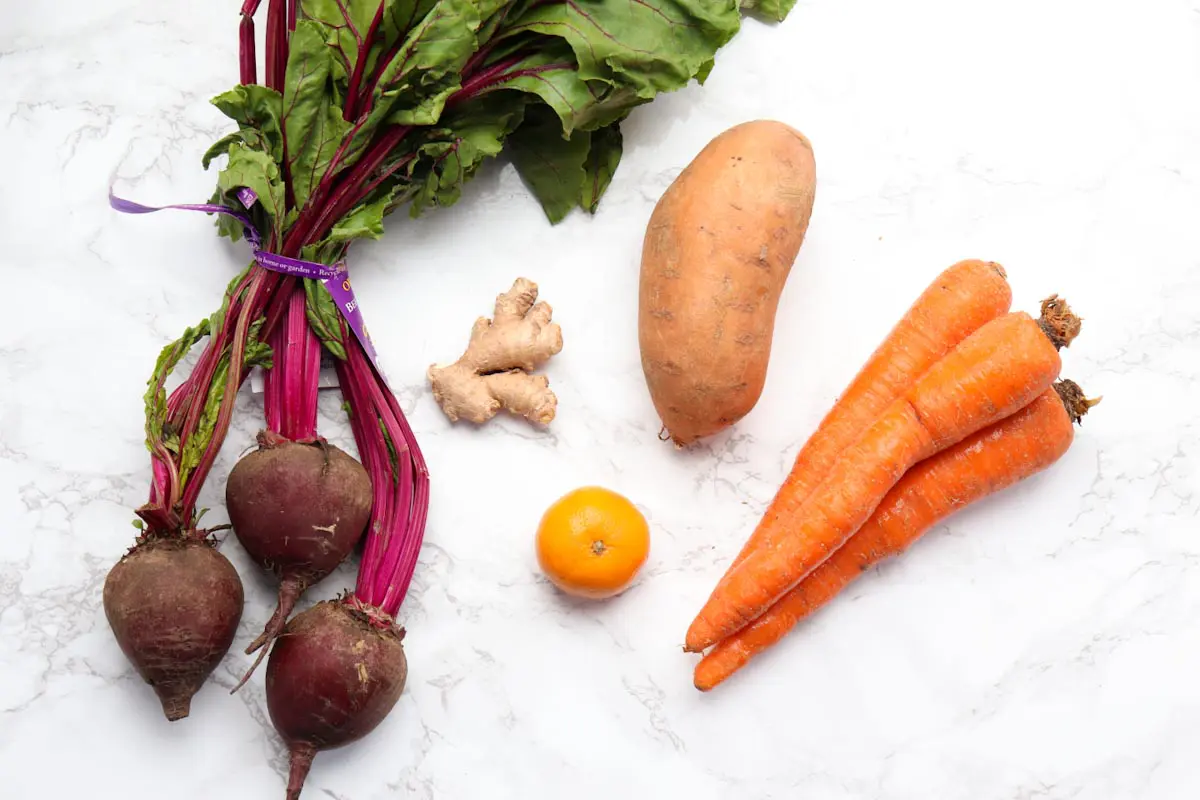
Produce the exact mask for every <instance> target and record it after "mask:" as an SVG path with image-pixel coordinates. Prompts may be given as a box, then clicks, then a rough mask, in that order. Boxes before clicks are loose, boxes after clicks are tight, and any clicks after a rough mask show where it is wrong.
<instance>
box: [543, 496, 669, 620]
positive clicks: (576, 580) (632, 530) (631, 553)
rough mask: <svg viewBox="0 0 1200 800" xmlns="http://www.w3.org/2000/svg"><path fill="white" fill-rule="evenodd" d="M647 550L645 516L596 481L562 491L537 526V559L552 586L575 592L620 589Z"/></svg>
mask: <svg viewBox="0 0 1200 800" xmlns="http://www.w3.org/2000/svg"><path fill="white" fill-rule="evenodd" d="M649 553H650V527H649V526H648V525H647V524H646V518H645V517H643V516H642V513H641V512H640V511H638V510H637V509H636V508H635V507H634V505H633V503H631V502H629V501H628V500H626V499H625V498H624V497H622V496H621V495H619V494H617V493H616V492H611V491H609V490H608V489H602V488H600V487H599V486H585V487H583V488H582V489H576V490H575V491H573V492H569V493H568V494H565V495H563V496H562V497H561V498H559V499H558V501H556V502H555V503H554V505H552V506H550V508H548V509H546V513H545V514H544V515H542V521H541V523H540V524H539V525H538V531H537V556H538V563H539V564H540V565H541V567H542V570H543V571H544V572H545V573H546V576H547V577H548V578H550V581H551V582H552V583H553V584H554V585H555V586H557V587H558V588H559V589H562V590H563V591H564V592H566V593H567V594H572V595H575V596H577V597H590V598H593V599H599V598H602V597H612V596H613V595H615V594H619V593H620V592H622V591H623V590H625V589H626V588H627V587H628V586H629V584H631V583H632V582H633V579H634V577H635V576H636V575H637V573H638V570H639V569H641V568H642V564H644V563H646V556H647V555H649Z"/></svg>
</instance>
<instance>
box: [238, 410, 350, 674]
mask: <svg viewBox="0 0 1200 800" xmlns="http://www.w3.org/2000/svg"><path fill="white" fill-rule="evenodd" d="M225 504H226V506H227V508H228V511H229V521H230V522H231V523H232V524H233V531H234V533H235V534H236V535H237V538H238V541H240V542H241V543H242V546H243V547H244V548H246V552H247V553H249V554H250V557H251V558H253V559H254V560H255V561H256V562H258V564H259V565H260V566H261V567H263V569H266V570H269V571H270V572H272V573H273V574H274V575H275V576H276V577H277V578H279V580H280V584H279V605H278V607H277V608H276V609H275V614H274V615H273V616H272V617H271V619H270V621H269V622H268V623H267V626H266V628H265V629H264V631H263V633H262V635H260V636H259V637H258V638H257V639H256V640H255V641H254V642H253V643H252V644H251V645H250V646H249V647H248V648H246V652H247V653H253V652H254V651H255V650H257V649H259V648H260V647H264V646H265V645H267V644H270V642H271V641H272V640H273V639H274V638H275V637H276V636H278V635H279V632H280V631H281V630H282V629H283V626H284V624H285V623H286V622H287V618H288V615H289V614H291V612H292V608H293V607H294V606H295V605H296V600H297V599H298V598H299V597H300V595H301V594H302V593H303V592H304V590H306V589H307V588H308V587H309V586H311V585H312V584H314V583H316V582H317V581H319V580H321V579H322V578H324V577H325V576H326V575H328V574H329V573H331V572H333V570H334V569H335V568H336V567H337V565H338V564H340V563H342V560H343V559H345V558H346V556H348V555H349V554H350V551H351V550H353V549H354V545H355V544H357V543H358V540H359V539H360V538H361V537H362V534H363V531H364V530H365V529H366V527H367V519H368V517H369V516H370V514H371V479H370V478H369V477H368V476H367V471H366V470H365V469H363V466H362V464H359V463H358V462H357V461H355V460H354V459H353V458H351V457H350V456H348V455H347V454H346V453H344V452H343V451H341V450H339V449H338V448H336V447H334V446H333V445H331V444H328V443H326V442H325V441H324V440H323V439H317V440H315V441H313V442H305V443H301V442H293V441H290V440H289V439H286V438H284V437H282V436H279V435H278V434H275V433H271V432H270V431H264V432H262V433H260V434H259V435H258V449H257V450H256V451H254V452H253V453H251V454H250V455H248V456H246V457H245V458H243V459H241V460H240V461H238V463H237V464H236V465H235V466H234V468H233V471H231V472H230V473H229V483H228V484H227V486H226V487H225ZM261 660H262V657H261V656H260V657H259V660H258V661H256V662H255V663H254V666H253V667H251V668H250V672H253V671H254V668H255V667H257V666H258V664H259V662H260V661H261ZM249 674H250V673H249V672H248V673H247V677H249Z"/></svg>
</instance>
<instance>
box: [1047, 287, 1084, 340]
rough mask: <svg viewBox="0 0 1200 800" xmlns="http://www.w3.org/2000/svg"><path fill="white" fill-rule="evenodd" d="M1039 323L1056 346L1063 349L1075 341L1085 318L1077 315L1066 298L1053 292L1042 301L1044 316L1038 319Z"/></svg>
mask: <svg viewBox="0 0 1200 800" xmlns="http://www.w3.org/2000/svg"><path fill="white" fill-rule="evenodd" d="M1038 325H1040V326H1042V330H1043V331H1045V333H1046V336H1048V337H1050V341H1051V342H1053V343H1054V346H1055V347H1057V348H1058V349H1059V350H1061V349H1063V348H1064V347H1070V346H1071V342H1073V341H1075V337H1076V336H1078V335H1079V329H1080V327H1081V326H1082V325H1083V320H1082V319H1080V318H1079V317H1077V316H1075V314H1074V313H1073V312H1072V311H1071V307H1070V306H1069V305H1067V301H1066V300H1063V299H1062V298H1061V297H1059V296H1058V295H1056V294H1052V295H1050V296H1049V297H1047V298H1046V299H1045V300H1043V301H1042V316H1041V318H1040V319H1038Z"/></svg>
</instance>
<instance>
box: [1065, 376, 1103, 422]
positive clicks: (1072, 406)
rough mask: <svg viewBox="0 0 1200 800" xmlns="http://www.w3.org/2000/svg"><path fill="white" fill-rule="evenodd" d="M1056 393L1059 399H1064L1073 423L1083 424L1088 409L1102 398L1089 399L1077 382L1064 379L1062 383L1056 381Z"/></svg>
mask: <svg viewBox="0 0 1200 800" xmlns="http://www.w3.org/2000/svg"><path fill="white" fill-rule="evenodd" d="M1054 391H1056V392H1058V396H1059V398H1061V399H1062V402H1063V406H1064V407H1065V408H1066V409H1067V413H1068V414H1070V415H1071V422H1074V423H1076V424H1082V422H1083V418H1084V416H1085V415H1086V414H1087V413H1088V409H1089V408H1091V407H1092V406H1094V405H1096V404H1097V403H1099V402H1100V400H1101V399H1102V398H1099V397H1097V398H1095V399H1094V400H1091V399H1088V398H1087V397H1085V396H1084V394H1083V389H1081V388H1080V387H1079V384H1078V383H1076V382H1075V381H1072V380H1068V379H1066V378H1064V379H1063V380H1061V381H1056V382H1055V384H1054Z"/></svg>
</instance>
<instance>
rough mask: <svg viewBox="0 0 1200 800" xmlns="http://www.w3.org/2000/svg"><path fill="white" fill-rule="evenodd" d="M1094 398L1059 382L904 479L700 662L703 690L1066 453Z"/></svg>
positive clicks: (1071, 384)
mask: <svg viewBox="0 0 1200 800" xmlns="http://www.w3.org/2000/svg"><path fill="white" fill-rule="evenodd" d="M1096 402H1097V401H1095V400H1086V399H1085V398H1084V395H1083V392H1082V391H1081V390H1080V388H1079V386H1078V385H1077V384H1075V383H1074V382H1073V381H1059V382H1058V383H1056V384H1055V385H1054V388H1053V389H1047V390H1046V391H1045V392H1043V393H1042V394H1041V396H1040V397H1038V399H1036V400H1034V401H1033V402H1032V403H1030V404H1029V405H1027V406H1025V408H1023V409H1021V410H1020V411H1018V412H1017V413H1016V414H1013V415H1012V416H1011V417H1008V418H1007V419H1003V420H1001V421H1000V422H997V423H996V424H995V425H993V426H991V427H990V428H986V429H984V430H982V431H980V432H979V433H976V434H975V435H974V436H971V437H970V438H968V439H964V440H962V441H961V442H959V443H958V444H956V445H954V446H953V447H950V448H947V449H945V450H943V451H942V452H940V453H938V454H937V455H935V456H933V457H931V458H927V459H926V460H924V461H922V462H921V463H919V464H917V465H916V466H915V467H913V468H912V469H910V470H909V471H908V472H906V473H905V474H904V477H903V478H901V479H900V482H899V483H897V484H896V485H895V486H894V487H892V490H891V491H890V492H888V493H887V496H886V497H884V498H883V502H882V503H880V504H879V507H878V508H876V509H875V513H874V514H872V515H871V518H870V519H869V520H867V522H866V523H865V524H864V525H863V526H862V527H861V528H859V529H858V533H856V534H854V535H853V536H851V537H850V539H849V540H848V541H847V542H846V543H845V544H844V545H842V546H841V547H840V548H839V549H838V550H837V552H835V553H834V554H833V555H832V556H830V557H829V558H828V559H827V560H826V561H825V563H823V564H821V566H819V567H817V568H816V569H815V570H813V571H812V572H811V573H810V574H809V576H808V577H807V578H805V579H804V580H802V581H800V583H799V585H797V586H796V588H794V589H792V590H791V591H790V592H788V593H787V594H786V595H784V596H783V598H782V599H781V600H779V602H777V603H775V605H773V606H771V608H770V609H769V610H768V611H767V613H765V614H763V615H762V616H761V617H759V618H758V619H756V620H754V622H752V623H750V624H749V625H747V626H746V627H745V628H743V629H742V630H740V631H738V632H737V633H735V634H733V635H732V636H730V637H729V638H727V639H723V640H722V641H720V642H718V643H717V646H716V647H714V648H713V649H712V650H710V651H709V652H708V654H707V655H705V656H704V658H703V659H701V660H700V663H699V664H697V665H696V672H695V676H694V681H695V684H696V688H697V689H699V690H700V691H702V692H706V691H708V690H709V689H711V688H713V687H714V686H716V685H717V684H719V683H721V682H722V681H724V680H725V679H726V678H728V677H729V676H730V675H732V674H733V673H735V672H737V671H738V670H739V669H741V668H742V667H743V666H745V665H746V662H748V661H749V660H750V659H752V658H754V656H756V655H758V654H759V653H761V652H762V651H763V650H766V649H767V648H769V647H770V646H771V645H773V644H775V643H776V642H778V641H779V640H780V639H782V638H783V637H784V636H785V635H786V634H787V633H788V631H790V630H791V629H792V628H794V627H795V626H796V624H797V623H798V622H799V621H800V620H802V619H804V618H805V617H807V616H809V615H810V614H812V613H813V612H814V611H816V610H817V609H819V608H821V607H822V606H824V605H825V604H826V603H828V602H829V601H830V600H832V599H833V598H834V597H835V596H836V595H837V594H838V593H839V592H841V591H842V589H844V588H846V586H848V585H849V584H850V583H851V582H852V581H854V580H855V579H856V578H857V577H858V576H859V575H861V574H862V573H863V572H864V571H866V570H868V569H870V568H871V567H873V566H874V565H875V564H878V563H879V562H880V561H883V560H884V559H886V558H891V557H893V556H896V555H899V554H900V553H901V552H903V551H904V550H905V549H907V548H908V546H909V545H911V544H912V543H913V542H915V541H916V540H917V539H919V538H921V536H922V535H923V534H924V533H925V532H926V531H928V530H929V529H930V528H932V527H933V526H934V525H936V524H938V523H939V522H941V521H942V520H943V519H945V518H946V517H948V516H950V515H951V514H953V513H954V512H955V511H957V510H958V509H960V508H962V507H963V506H966V505H968V504H970V503H974V502H975V501H976V500H980V499H982V498H984V497H987V496H988V495H990V494H993V493H995V492H998V491H1000V490H1001V489H1004V488H1006V487H1008V486H1011V485H1013V484H1014V483H1016V482H1018V481H1021V480H1024V479H1025V478H1028V477H1029V476H1031V475H1035V474H1037V473H1038V472H1041V471H1042V470H1043V469H1045V468H1046V467H1049V466H1050V465H1051V464H1053V463H1054V462H1055V461H1057V460H1058V459H1059V458H1061V457H1062V455H1063V453H1065V452H1067V448H1069V447H1070V446H1071V441H1072V439H1073V438H1074V435H1075V434H1074V430H1073V429H1072V423H1074V422H1078V421H1079V420H1080V419H1082V417H1083V415H1084V414H1086V413H1087V410H1088V408H1090V407H1091V406H1092V405H1094V404H1095V403H1096Z"/></svg>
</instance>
